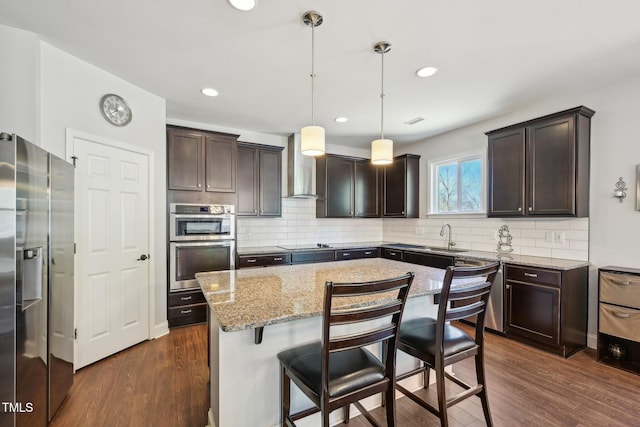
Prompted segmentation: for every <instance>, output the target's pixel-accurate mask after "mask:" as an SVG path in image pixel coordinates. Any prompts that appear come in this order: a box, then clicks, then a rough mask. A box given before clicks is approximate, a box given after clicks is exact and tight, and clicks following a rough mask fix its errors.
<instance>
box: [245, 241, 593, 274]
mask: <svg viewBox="0 0 640 427" xmlns="http://www.w3.org/2000/svg"><path fill="white" fill-rule="evenodd" d="M315 245H316V244H314V243H310V244H308V245H295V246H297V247H296V248H295V249H285V248H282V247H279V246H261V247H252V248H239V249H238V250H237V252H238V255H260V254H267V253H283V252H295V251H302V250H331V249H336V250H341V249H356V248H372V247H379V246H381V247H390V248H396V249H401V250H405V251H412V252H423V253H432V254H440V255H449V256H455V257H462V258H472V259H480V260H486V261H502V262H505V263H509V264H514V265H523V266H528V267H540V268H553V269H557V270H571V269H574V268H580V267H586V266H588V265H589V262H588V261H579V260H572V259H563V258H548V257H538V256H530V255H516V254H502V255H501V254H498V253H497V252H485V251H474V250H468V251H464V252H447V251H446V250H438V249H427V248H426V247H425V246H422V245H420V244H417V245H411V244H409V246H416V247H406V246H407V245H406V244H404V243H395V242H380V241H378V242H354V243H335V244H334V243H330V244H329V246H330V247H328V248H319V247H316V246H315ZM420 246H422V247H420ZM292 247H293V246H292Z"/></svg>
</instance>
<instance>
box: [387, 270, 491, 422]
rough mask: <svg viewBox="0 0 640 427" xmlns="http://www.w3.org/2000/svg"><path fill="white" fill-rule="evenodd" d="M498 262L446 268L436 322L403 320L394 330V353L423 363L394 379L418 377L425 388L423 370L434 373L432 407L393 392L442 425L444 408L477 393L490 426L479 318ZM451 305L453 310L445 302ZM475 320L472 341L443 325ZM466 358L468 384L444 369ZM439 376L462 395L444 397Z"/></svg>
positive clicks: (420, 400)
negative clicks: (470, 363) (471, 363)
mask: <svg viewBox="0 0 640 427" xmlns="http://www.w3.org/2000/svg"><path fill="white" fill-rule="evenodd" d="M499 267H500V264H499V263H497V262H496V263H491V264H488V265H484V266H480V267H475V266H474V267H447V271H446V274H445V277H444V281H443V284H442V292H441V294H440V303H439V307H438V318H437V319H433V318H428V317H423V318H418V319H411V320H408V321H407V322H404V323H403V324H402V325H401V327H400V335H399V339H398V350H401V351H403V352H405V353H407V354H410V355H411V356H413V357H416V358H418V359H420V360H421V361H422V362H423V364H422V366H421V367H420V368H417V369H414V370H412V371H410V372H406V373H403V374H400V375H398V376H396V381H400V380H403V379H405V378H408V377H410V376H413V375H416V374H419V373H423V375H424V382H425V383H424V388H428V387H429V369H430V368H431V369H433V370H434V371H435V373H436V386H437V392H438V407H437V408H436V407H434V406H432V405H431V404H429V403H428V402H426V401H425V400H424V399H422V398H420V397H418V396H416V395H415V394H414V393H412V392H410V391H409V390H407V389H406V388H405V387H403V386H401V385H399V384H397V383H396V389H398V390H399V391H400V392H402V393H403V394H404V395H406V396H407V397H408V398H410V399H411V400H413V401H414V402H416V403H418V404H419V405H420V406H422V407H424V408H425V409H427V410H428V411H430V412H431V413H433V414H434V415H436V416H437V417H439V418H440V424H441V425H442V426H447V425H448V419H447V408H448V407H450V406H453V405H455V404H456V403H459V402H460V401H462V400H464V399H466V398H468V397H471V396H475V395H477V396H478V397H479V398H480V401H481V402H482V410H483V412H484V418H485V421H486V423H487V425H488V426H492V425H493V423H492V421H491V413H490V411H489V402H488V400H487V392H486V385H485V375H484V357H483V356H484V319H485V309H486V307H487V302H488V300H489V293H490V291H491V286H492V284H493V280H494V279H495V276H496V273H497V272H498V268H499ZM458 278H481V279H480V281H479V282H477V281H476V282H474V281H473V280H471V281H465V282H466V284H459V285H457V284H456V285H455V286H453V287H452V286H451V284H452V282H453V280H454V279H458ZM452 301H455V302H456V304H455V307H451V306H450V305H451V304H450V302H452ZM473 316H477V320H476V328H475V337H473V338H472V337H471V336H469V335H468V334H467V333H465V332H464V331H462V330H461V329H459V328H456V327H455V326H453V325H451V324H450V323H449V322H451V321H454V320H460V319H466V318H469V317H473ZM468 357H475V368H476V379H477V384H476V385H469V384H467V383H465V382H463V381H461V380H460V379H458V378H456V377H454V376H452V375H450V374H449V373H447V372H445V371H444V368H445V367H446V366H448V365H451V364H453V363H455V362H458V361H460V360H462V359H465V358H468ZM445 378H447V379H449V380H451V381H453V382H454V383H456V384H458V385H459V386H461V387H462V388H463V389H464V391H462V392H460V393H458V394H457V395H455V396H453V397H450V398H448V399H447V396H446V393H445Z"/></svg>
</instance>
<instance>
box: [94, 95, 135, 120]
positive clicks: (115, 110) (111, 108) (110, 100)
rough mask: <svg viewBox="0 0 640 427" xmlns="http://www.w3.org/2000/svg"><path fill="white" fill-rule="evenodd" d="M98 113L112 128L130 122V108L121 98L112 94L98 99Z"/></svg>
mask: <svg viewBox="0 0 640 427" xmlns="http://www.w3.org/2000/svg"><path fill="white" fill-rule="evenodd" d="M100 112H101V113H102V115H103V116H104V118H105V119H106V120H107V121H108V122H109V123H111V124H112V125H114V126H126V125H127V124H129V122H130V121H131V116H132V114H131V108H129V106H128V105H127V103H126V102H125V100H124V99H122V97H121V96H118V95H114V94H112V93H109V94H106V95H105V96H103V97H102V99H100Z"/></svg>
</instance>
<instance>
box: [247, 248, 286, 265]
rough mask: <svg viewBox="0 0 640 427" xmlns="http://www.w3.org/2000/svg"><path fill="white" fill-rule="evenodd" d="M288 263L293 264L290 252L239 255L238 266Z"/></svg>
mask: <svg viewBox="0 0 640 427" xmlns="http://www.w3.org/2000/svg"><path fill="white" fill-rule="evenodd" d="M287 264H291V254H290V253H289V252H278V253H270V254H259V255H240V256H238V268H247V267H268V266H270V265H287Z"/></svg>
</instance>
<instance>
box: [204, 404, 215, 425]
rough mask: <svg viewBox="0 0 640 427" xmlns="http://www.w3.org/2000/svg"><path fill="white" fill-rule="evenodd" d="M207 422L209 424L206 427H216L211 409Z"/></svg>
mask: <svg viewBox="0 0 640 427" xmlns="http://www.w3.org/2000/svg"><path fill="white" fill-rule="evenodd" d="M207 420H208V421H209V424H207V425H206V426H204V427H216V423H215V422H214V421H213V413H212V412H211V408H209V412H207Z"/></svg>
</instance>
